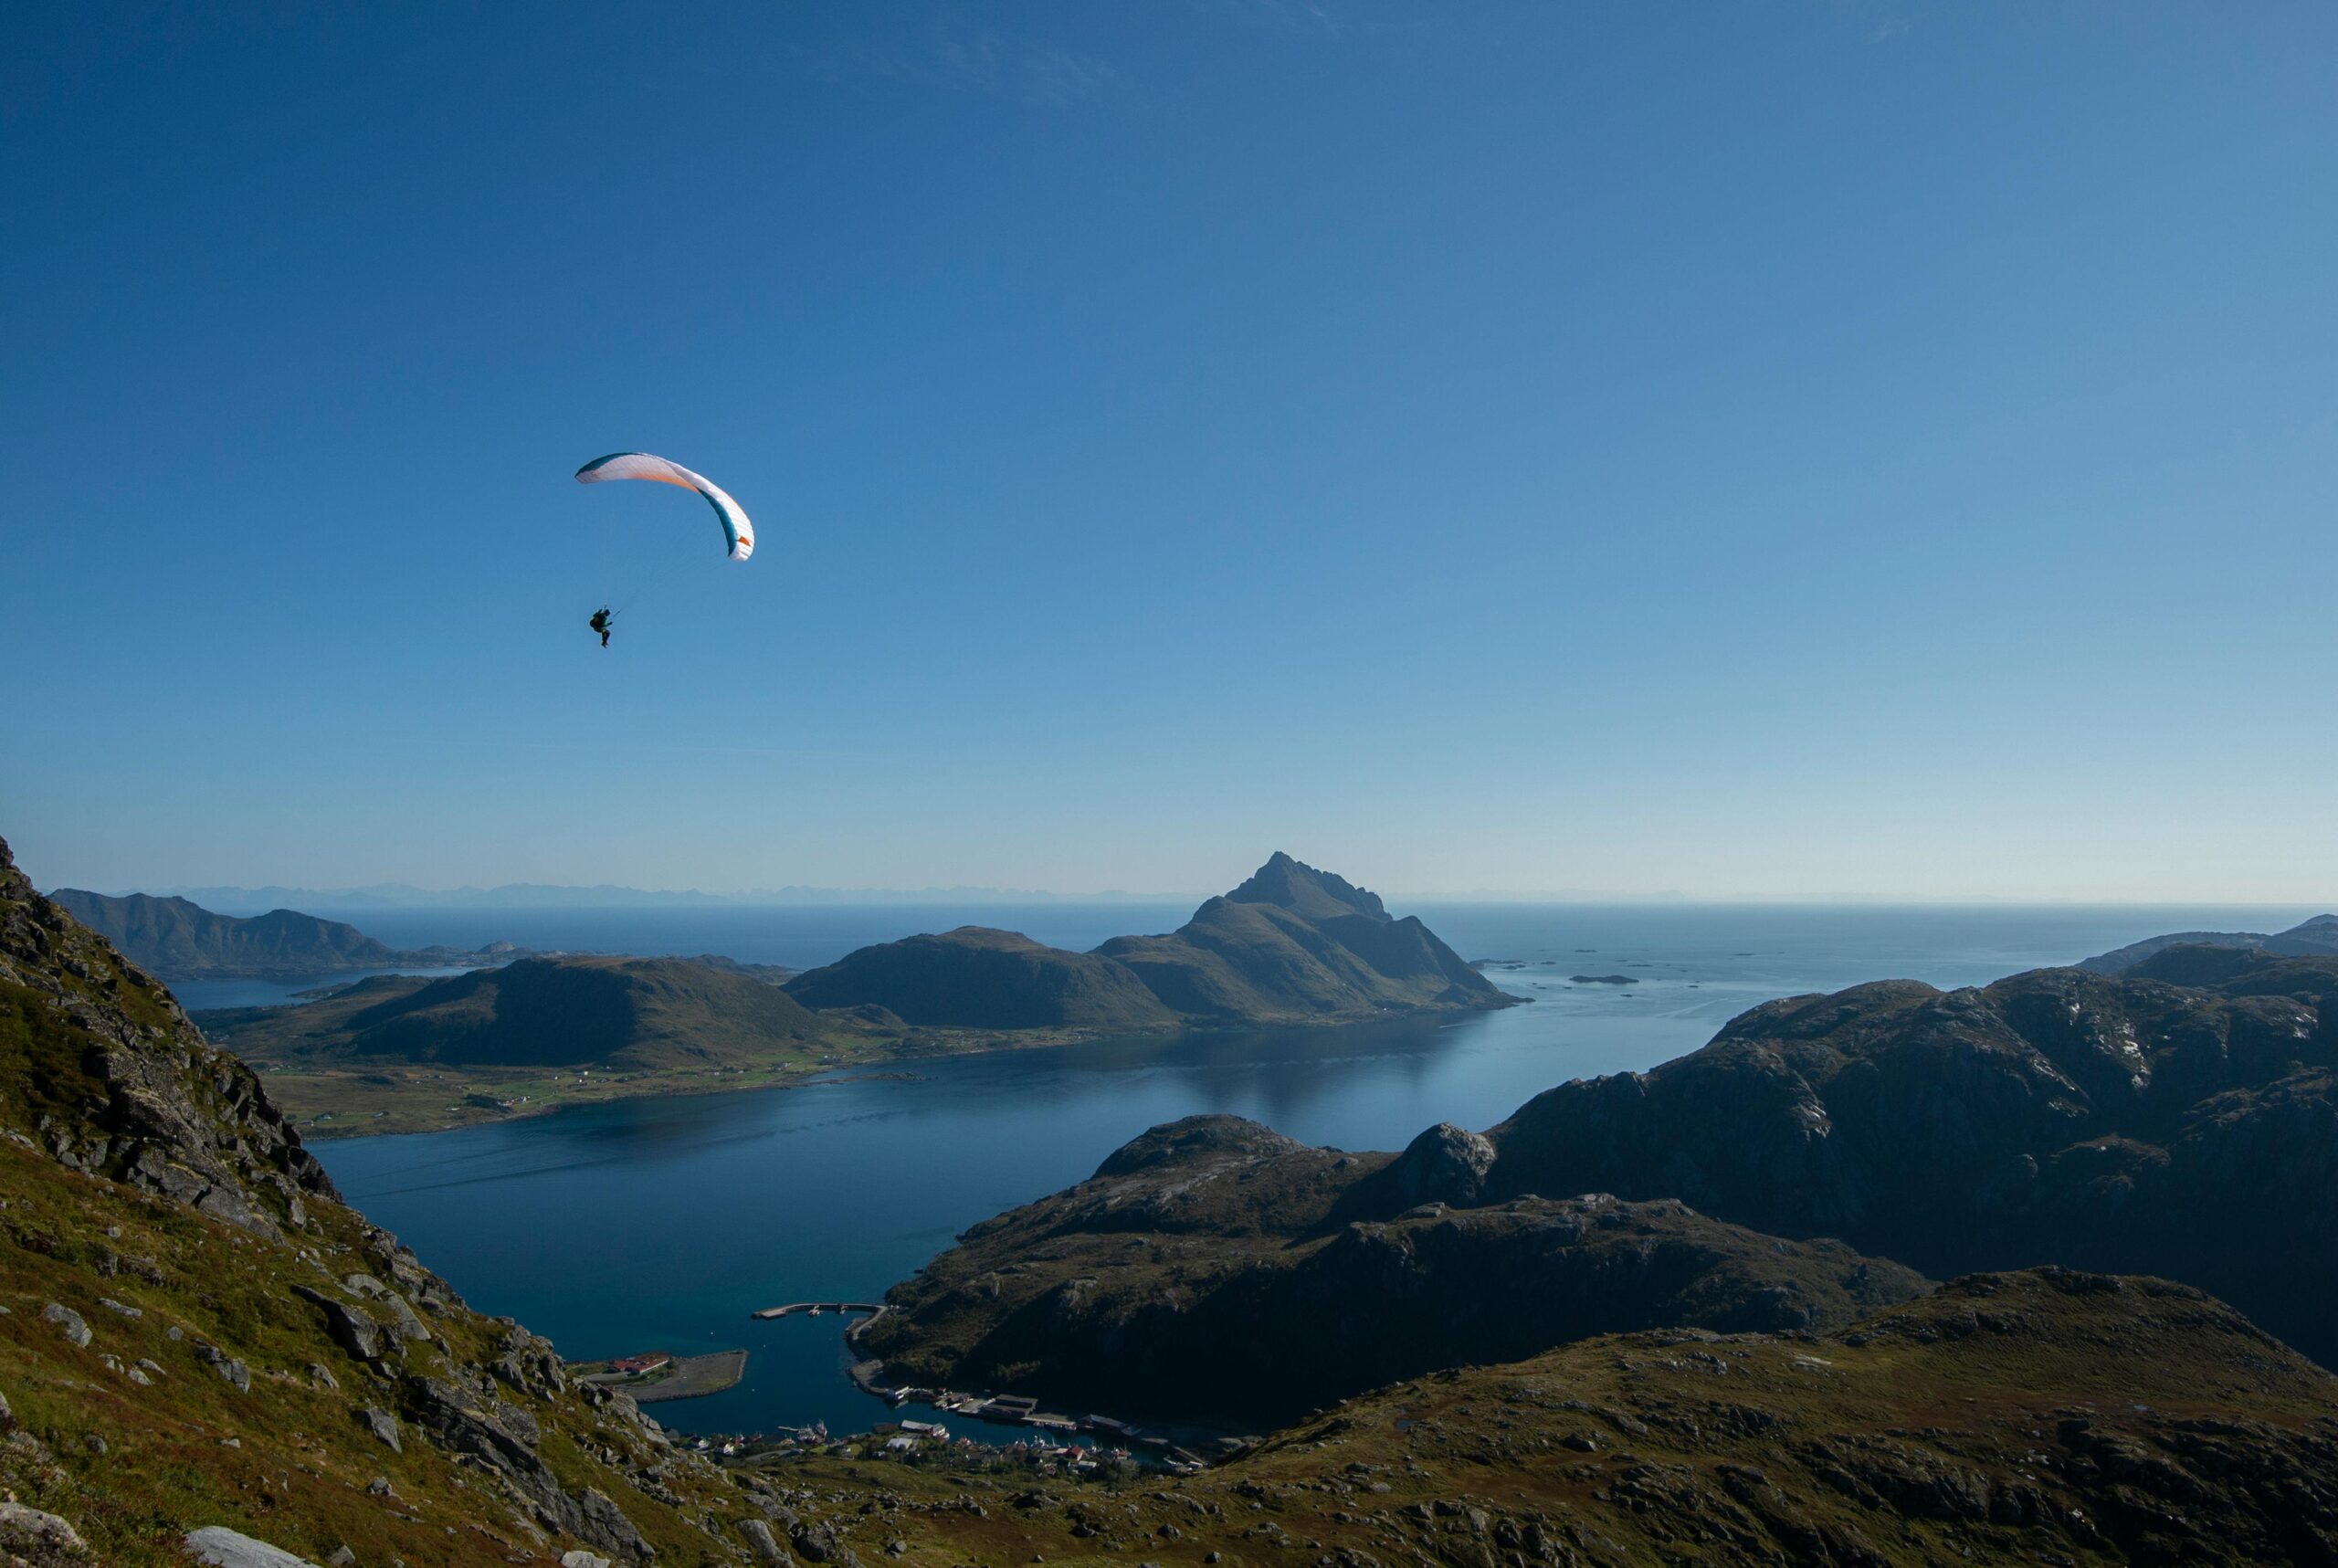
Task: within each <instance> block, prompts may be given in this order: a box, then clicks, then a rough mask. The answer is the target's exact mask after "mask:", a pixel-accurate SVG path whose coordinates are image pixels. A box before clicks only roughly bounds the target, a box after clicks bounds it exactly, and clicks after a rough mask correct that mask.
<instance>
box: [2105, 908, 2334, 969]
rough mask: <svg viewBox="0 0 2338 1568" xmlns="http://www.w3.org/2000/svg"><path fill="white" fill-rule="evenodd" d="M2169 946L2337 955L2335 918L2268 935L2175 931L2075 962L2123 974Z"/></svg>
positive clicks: (2295, 955) (2304, 955) (2326, 917)
mask: <svg viewBox="0 0 2338 1568" xmlns="http://www.w3.org/2000/svg"><path fill="white" fill-rule="evenodd" d="M2171 947H2231V948H2240V949H2244V950H2247V949H2257V950H2259V951H2262V952H2269V953H2271V954H2273V955H2274V956H2275V957H2277V958H2313V957H2326V956H2330V955H2333V954H2338V915H2316V916H2314V917H2313V918H2312V920H2310V921H2301V922H2300V923H2298V924H2297V925H2293V926H2291V928H2290V929H2289V930H2287V931H2279V932H2275V933H2272V934H2270V935H2269V934H2267V933H2266V932H2264V931H2171V932H2169V933H2168V934H2167V935H2165V936H2154V937H2145V938H2144V939H2143V941H2141V942H2129V943H2128V944H2127V945H2126V946H2125V947H2118V948H2113V949H2112V950H2111V951H2110V952H2098V953H2096V954H2095V955H2094V956H2093V957H2092V958H2082V959H2080V960H2079V963H2078V966H2079V967H2080V969H2091V970H2092V971H2093V972H2094V973H2097V974H2123V973H2126V972H2127V971H2129V970H2131V969H2133V968H2134V967H2135V965H2137V964H2139V963H2143V961H2144V960H2145V959H2147V958H2150V957H2152V956H2153V955H2154V954H2155V953H2160V952H2166V951H2167V950H2168V949H2169V948H2171Z"/></svg>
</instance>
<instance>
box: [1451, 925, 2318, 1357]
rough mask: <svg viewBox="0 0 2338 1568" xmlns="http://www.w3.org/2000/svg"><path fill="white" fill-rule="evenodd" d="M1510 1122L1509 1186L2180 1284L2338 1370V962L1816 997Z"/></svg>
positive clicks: (1918, 1256) (2204, 966) (1501, 1193)
mask: <svg viewBox="0 0 2338 1568" xmlns="http://www.w3.org/2000/svg"><path fill="white" fill-rule="evenodd" d="M1488 1136H1489V1138H1490V1141H1491V1142H1492V1144H1493V1147H1494V1149H1495V1151H1496V1155H1495V1158H1494V1161H1493V1163H1492V1164H1491V1165H1490V1167H1489V1170H1488V1173H1487V1175H1486V1178H1485V1183H1484V1190H1485V1193H1486V1194H1487V1196H1488V1197H1489V1198H1490V1199H1495V1200H1499V1199H1501V1198H1505V1197H1509V1196H1511V1195H1515V1194H1522V1193H1553V1192H1559V1193H1565V1192H1582V1191H1591V1190H1596V1191H1605V1192H1612V1193H1615V1194H1618V1195H1620V1196H1622V1197H1626V1198H1631V1199H1655V1198H1659V1197H1674V1198H1679V1199H1681V1200H1682V1201H1684V1202H1686V1203H1688V1204H1690V1205H1692V1206H1694V1207H1695V1208H1697V1209H1698V1210H1700V1211H1701V1212H1703V1213H1706V1214H1710V1215H1714V1216H1716V1217H1718V1218H1722V1219H1725V1220H1729V1221H1732V1222H1733V1223H1736V1224H1740V1225H1744V1226H1752V1227H1753V1228H1755V1229H1759V1230H1764V1231H1770V1232H1775V1233H1776V1234H1778V1235H1782V1236H1790V1237H1812V1236H1832V1237H1841V1238H1842V1239H1844V1240H1846V1241H1848V1242H1849V1243H1850V1244H1851V1245H1852V1246H1854V1247H1859V1248H1860V1249H1861V1250H1862V1251H1866V1252H1870V1253H1875V1254H1879V1255H1881V1256H1886V1257H1890V1258H1897V1259H1899V1260H1900V1261H1901V1262H1903V1263H1906V1264H1908V1265H1910V1266H1911V1267H1913V1268H1921V1269H1922V1270H1924V1271H1926V1272H1928V1273H1932V1274H1936V1275H1947V1274H1954V1273H1957V1272H1961V1271H1964V1270H1967V1269H1972V1268H2003V1267H2012V1266H2017V1265H2023V1264H2031V1263H2038V1262H2041V1261H2052V1262H2059V1263H2064V1264H2068V1265H2071V1266H2074V1267H2083V1268H2102V1269H2113V1270H2121V1271H2133V1272H2146V1273H2154V1274H2163V1275H2167V1276H2171V1277H2174V1278H2177V1279H2184V1280H2186V1281H2188V1282H2190V1283H2193V1284H2196V1285H2199V1286H2201V1287H2203V1288H2205V1289H2211V1290H2214V1291H2216V1292H2217V1294H2218V1295H2221V1296H2223V1297H2225V1298H2226V1299H2227V1300H2231V1301H2232V1302H2233V1303H2234V1304H2235V1305H2237V1306H2238V1307H2240V1308H2241V1309H2243V1310H2246V1311H2248V1313H2249V1314H2250V1315H2251V1316H2252V1317H2254V1318H2255V1319H2256V1320H2257V1321H2259V1322H2261V1323H2263V1324H2264V1325H2265V1326H2266V1327H2268V1328H2269V1329H2271V1330H2272V1331H2275V1332H2277V1333H2280V1334H2281V1335H2283V1336H2284V1337H2287V1338H2289V1339H2290V1340H2291V1341H2292V1342H2295V1343H2296V1344H2298V1345H2299V1346H2300V1347H2301V1349H2304V1350H2306V1351H2308V1352H2310V1353H2313V1354H2316V1355H2319V1356H2322V1357H2323V1358H2325V1359H2328V1358H2333V1357H2338V1317H2334V1316H2333V1315H2332V1313H2331V1312H2330V1310H2329V1302H2330V1301H2331V1300H2333V1297H2334V1296H2338V960H2333V959H2327V958H2294V959H2278V958H2272V957H2270V956H2267V955H2264V954H2261V953H2254V954H2252V953H2247V952H2226V951H2219V950H2215V949H2202V948H2196V947H2178V948H2172V949H2169V950H2167V951H2165V952H2162V953H2160V954H2158V955H2157V956H2155V957H2154V958H2153V959H2150V960H2148V961H2146V962H2145V963H2143V965H2141V966H2139V967H2138V968H2137V969H2135V970H2133V971H2131V972H2130V973H2128V974H2127V975H2125V976H2122V977H2118V978H2110V977H2105V976H2101V975H2097V974H2092V973H2087V972H2086V971H2083V970H2077V969H2058V970H2040V971H2037V972H2034V973H2027V974H2020V975H2016V976H2013V977H2012V978H2010V979H2006V980H2002V981H1999V982H1997V983H1996V984H1994V985H1989V986H1985V987H1979V988H1975V989H1970V990H1963V991H1955V992H1948V993H1943V992H1939V991H1935V990H1934V989H1933V988H1932V987H1931V986H1929V985H1923V984H1917V983H1915V982H1911V981H1893V982H1886V983H1882V984H1872V985H1862V986H1856V987H1854V988H1852V989H1850V990H1848V991H1844V992H1839V993H1837V994H1834V995H1829V996H1803V997H1795V998H1790V999H1788V1000H1785V1001H1780V1002H1774V1003H1770V1004H1768V1005H1764V1006H1762V1007H1757V1008H1755V1009H1753V1011H1751V1012H1749V1013H1746V1014H1744V1015H1743V1016H1741V1017H1739V1018H1737V1019H1735V1020H1733V1021H1732V1023H1730V1024H1729V1025H1728V1026H1726V1027H1725V1028H1723V1029H1722V1032H1721V1033H1720V1035H1719V1036H1717V1037H1715V1038H1714V1040H1713V1041H1712V1043H1711V1045H1709V1046H1707V1047H1704V1048H1703V1049H1702V1050H1700V1051H1697V1052H1695V1053H1693V1054H1691V1055H1690V1056H1687V1057H1683V1058H1680V1059H1678V1060H1675V1061H1671V1062H1668V1063H1666V1064H1665V1065H1663V1066H1662V1067H1659V1068H1655V1069H1654V1070H1653V1071H1650V1072H1647V1073H1627V1074H1621V1075H1618V1076H1616V1077H1613V1078H1606V1079H1593V1080H1589V1081H1577V1082H1574V1083H1569V1084H1564V1085H1562V1086H1561V1087H1559V1088H1557V1089H1551V1090H1549V1091H1548V1092H1546V1093H1544V1094H1542V1095H1540V1096H1537V1097H1536V1098H1535V1099H1534V1100H1532V1101H1530V1102H1528V1104H1526V1105H1525V1106H1524V1107H1523V1108H1522V1109H1521V1110H1519V1111H1518V1112H1517V1113H1516V1114H1515V1115H1513V1116H1512V1117H1511V1119H1510V1120H1509V1121H1506V1122H1504V1123H1503V1124H1502V1125H1501V1126H1500V1127H1497V1128H1494V1129H1493V1130H1492V1131H1490V1133H1489V1134H1488Z"/></svg>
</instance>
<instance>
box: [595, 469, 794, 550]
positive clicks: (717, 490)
mask: <svg viewBox="0 0 2338 1568" xmlns="http://www.w3.org/2000/svg"><path fill="white" fill-rule="evenodd" d="M603 479H654V480H656V481H657V482H658V483H659V484H661V485H679V486H680V487H681V488H682V489H686V490H696V491H697V492H698V493H699V494H700V495H702V496H704V497H705V498H706V504H707V505H709V506H711V507H712V508H713V509H714V515H715V516H716V517H717V518H719V519H721V522H722V536H723V538H725V539H727V540H729V541H730V542H731V559H732V560H733V561H744V560H745V559H746V558H747V557H748V556H750V555H753V553H754V552H755V525H754V524H753V523H752V522H749V521H747V514H746V513H745V512H743V511H741V510H739V503H738V502H737V501H734V500H732V499H731V498H730V496H729V495H727V494H725V493H724V491H723V489H722V487H721V485H718V484H716V483H715V482H714V481H713V480H712V479H707V478H706V477H705V476H703V475H700V474H694V473H692V472H690V470H689V469H688V468H684V467H682V466H681V464H679V463H672V462H669V461H667V460H666V459H665V458H656V457H652V456H650V455H649V454H648V452H612V453H610V454H609V455H608V456H607V457H606V458H594V459H593V460H592V461H591V462H589V463H587V464H585V465H584V467H583V468H579V469H577V470H576V482H577V483H578V484H580V485H597V484H599V483H600V482H601V481H602V480H603Z"/></svg>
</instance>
